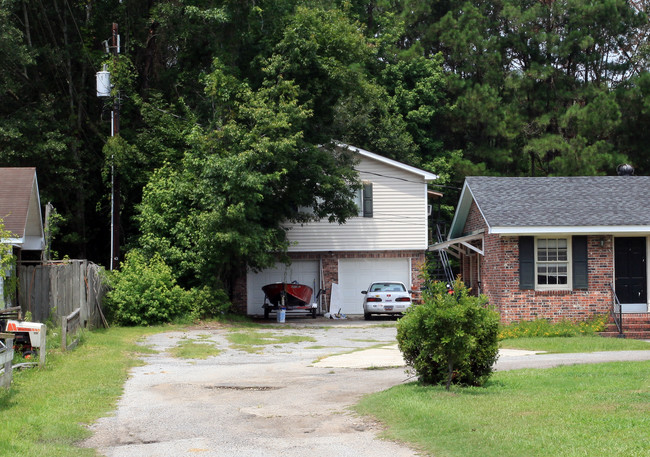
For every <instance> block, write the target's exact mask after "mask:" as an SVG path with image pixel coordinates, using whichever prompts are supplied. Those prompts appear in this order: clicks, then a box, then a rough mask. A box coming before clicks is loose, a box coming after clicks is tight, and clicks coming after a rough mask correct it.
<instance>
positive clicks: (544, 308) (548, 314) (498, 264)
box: [461, 203, 614, 323]
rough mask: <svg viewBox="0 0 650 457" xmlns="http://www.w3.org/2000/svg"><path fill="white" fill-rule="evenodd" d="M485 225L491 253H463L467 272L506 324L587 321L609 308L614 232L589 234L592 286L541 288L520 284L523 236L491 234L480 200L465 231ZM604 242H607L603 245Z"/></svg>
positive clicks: (485, 245)
mask: <svg viewBox="0 0 650 457" xmlns="http://www.w3.org/2000/svg"><path fill="white" fill-rule="evenodd" d="M480 229H484V233H485V235H484V242H483V250H484V253H485V255H484V256H480V255H479V254H476V253H474V254H472V255H469V256H462V258H461V275H462V278H463V280H464V281H465V282H466V283H467V284H468V286H470V287H472V290H473V291H474V292H480V293H483V294H485V295H487V296H488V298H489V299H490V302H491V303H492V304H494V305H495V306H496V307H497V309H498V310H499V312H500V314H501V321H502V322H503V323H509V322H518V321H522V320H533V319H538V318H544V319H549V320H551V321H554V322H555V321H558V320H562V319H569V320H574V321H577V320H585V319H587V318H588V317H590V316H592V315H594V314H604V313H607V312H608V311H609V307H610V306H611V303H612V293H611V289H610V284H611V283H613V281H614V278H613V272H614V249H613V237H612V236H609V235H608V236H603V235H597V236H588V237H587V255H588V288H587V289H586V290H566V291H564V290H562V291H536V290H520V289H519V237H517V236H503V237H502V236H499V235H494V234H488V233H487V232H488V230H487V226H486V224H485V221H484V219H483V218H482V216H481V214H480V211H478V208H477V207H476V205H475V204H474V203H472V207H471V208H470V212H469V215H468V218H467V222H466V224H465V232H466V233H471V232H474V231H476V230H480ZM601 244H602V246H601Z"/></svg>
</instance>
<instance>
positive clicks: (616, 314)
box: [610, 284, 623, 336]
mask: <svg viewBox="0 0 650 457" xmlns="http://www.w3.org/2000/svg"><path fill="white" fill-rule="evenodd" d="M610 287H611V288H612V308H611V313H612V317H613V318H614V323H615V324H616V328H617V329H618V333H619V335H621V336H622V335H623V307H622V306H621V302H620V300H619V299H618V295H616V290H615V289H614V284H610Z"/></svg>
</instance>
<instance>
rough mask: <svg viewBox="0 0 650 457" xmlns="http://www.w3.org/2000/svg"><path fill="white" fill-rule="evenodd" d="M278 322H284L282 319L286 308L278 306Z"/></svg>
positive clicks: (284, 316)
mask: <svg viewBox="0 0 650 457" xmlns="http://www.w3.org/2000/svg"><path fill="white" fill-rule="evenodd" d="M277 317H278V322H280V323H281V324H284V320H285V319H286V317H287V309H286V308H278V315H277Z"/></svg>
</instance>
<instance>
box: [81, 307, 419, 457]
mask: <svg viewBox="0 0 650 457" xmlns="http://www.w3.org/2000/svg"><path fill="white" fill-rule="evenodd" d="M299 322H302V323H296V322H293V321H292V320H291V319H288V324H285V325H282V324H280V325H269V328H268V331H274V332H276V331H277V332H281V334H282V335H291V334H296V335H305V336H311V337H313V338H314V339H315V340H316V341H317V342H302V343H293V344H282V345H279V344H278V345H270V346H269V345H267V346H263V347H262V348H261V352H260V353H255V354H249V353H247V352H243V351H240V350H234V349H232V348H230V344H229V343H228V341H227V340H226V335H227V334H228V330H227V329H220V328H199V329H192V330H190V331H187V332H172V333H163V334H158V335H155V336H152V337H150V338H148V339H147V344H148V345H150V346H152V347H154V348H155V349H157V350H158V351H159V352H158V354H156V355H153V356H147V357H146V358H145V365H144V366H141V367H137V368H134V369H133V370H132V371H131V376H130V378H129V379H128V381H127V382H126V384H125V392H124V394H123V396H122V397H121V399H120V400H119V403H118V407H117V411H116V412H115V414H114V416H112V417H107V418H103V419H101V420H99V421H98V422H97V423H96V424H95V425H93V426H92V431H93V436H92V437H91V438H90V439H88V440H87V441H85V442H84V443H83V445H84V446H86V447H92V448H96V449H98V451H99V452H100V453H101V454H103V455H105V456H109V457H122V456H124V457H126V456H129V457H140V456H142V457H145V456H147V457H149V456H150V457H154V456H156V457H158V456H161V457H162V456H169V457H172V456H173V457H183V456H205V457H212V456H229V457H237V456H246V457H249V456H250V457H253V456H259V457H262V456H263V457H273V456H283V457H291V456H295V457H305V456H308V457H319V456H323V457H346V456H350V457H352V456H354V457H363V456H368V457H382V456H386V457H389V456H390V457H402V456H415V455H417V454H416V453H415V452H414V451H413V450H411V449H409V448H408V447H406V446H404V445H401V444H399V443H394V442H390V441H385V440H382V439H379V438H378V433H380V432H381V429H380V428H379V426H378V425H377V424H375V423H374V422H373V421H372V420H370V419H367V418H363V417H359V416H357V415H355V414H354V413H352V412H350V411H349V409H348V407H349V406H350V405H352V404H354V403H356V402H357V401H358V399H359V398H360V397H361V396H362V395H364V394H366V393H370V392H377V391H381V390H384V389H387V388H389V387H391V386H394V385H396V384H400V383H402V382H405V381H407V375H406V373H405V371H404V368H403V367H398V368H381V369H367V368H350V367H346V368H340V367H338V368H331V367H328V366H327V363H326V360H325V361H322V362H320V363H318V364H315V362H316V361H317V359H322V358H324V357H326V356H328V355H333V354H341V353H345V352H349V351H353V350H356V349H361V348H369V347H374V346H378V345H381V344H383V345H390V344H394V343H395V335H396V329H395V328H394V326H386V325H382V324H386V323H387V322H382V321H375V322H371V323H365V322H364V321H350V322H348V321H331V320H326V319H318V320H315V321H312V320H311V319H308V320H304V321H299ZM182 338H192V339H201V340H202V341H210V342H213V343H214V344H215V345H216V346H217V347H219V348H221V349H222V350H223V352H222V353H221V354H220V355H219V356H216V357H211V358H208V359H206V360H186V359H178V358H173V357H171V356H170V355H169V353H167V352H166V351H167V350H168V349H169V348H171V347H174V346H176V345H177V344H178V342H179V340H180V339H182Z"/></svg>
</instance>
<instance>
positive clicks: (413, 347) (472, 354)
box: [397, 280, 499, 389]
mask: <svg viewBox="0 0 650 457" xmlns="http://www.w3.org/2000/svg"><path fill="white" fill-rule="evenodd" d="M453 290H454V292H453V293H448V291H447V287H446V285H445V284H443V283H433V284H432V285H431V287H430V288H429V289H428V290H426V291H424V293H423V303H422V304H421V305H418V306H415V307H413V308H412V309H411V310H410V311H409V312H408V313H407V314H406V315H405V316H404V317H403V318H402V319H400V320H399V322H398V325H397V342H398V344H399V349H400V351H402V354H403V356H404V360H405V361H406V363H407V365H408V366H409V367H411V368H412V369H413V370H414V371H415V373H416V374H417V376H418V378H419V380H420V381H421V382H423V383H425V384H446V386H447V389H449V386H450V385H451V384H452V383H454V384H459V385H471V386H480V385H482V384H484V383H485V381H487V379H488V378H489V377H490V375H491V374H492V370H493V366H494V362H495V361H496V359H497V357H498V351H499V347H498V339H497V338H498V330H499V315H498V313H497V312H496V311H494V310H493V309H492V307H491V306H490V305H489V304H488V303H487V298H486V297H485V296H479V297H475V296H471V295H469V291H468V289H467V288H466V287H465V285H464V284H463V283H462V282H461V281H459V280H457V281H456V282H454V288H453Z"/></svg>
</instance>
